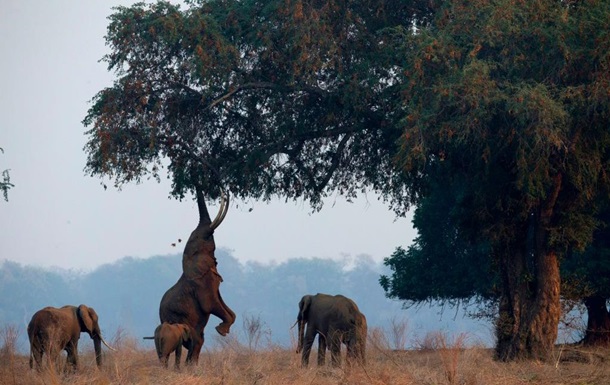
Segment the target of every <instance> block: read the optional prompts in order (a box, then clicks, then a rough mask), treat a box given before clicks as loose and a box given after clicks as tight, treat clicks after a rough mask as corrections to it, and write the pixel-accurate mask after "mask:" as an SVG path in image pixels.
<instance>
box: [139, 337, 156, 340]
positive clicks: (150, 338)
mask: <svg viewBox="0 0 610 385" xmlns="http://www.w3.org/2000/svg"><path fill="white" fill-rule="evenodd" d="M142 339H143V340H154V339H155V337H142Z"/></svg>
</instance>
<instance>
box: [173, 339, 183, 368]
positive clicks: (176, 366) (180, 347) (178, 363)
mask: <svg viewBox="0 0 610 385" xmlns="http://www.w3.org/2000/svg"><path fill="white" fill-rule="evenodd" d="M181 357H182V342H180V344H179V345H178V347H177V348H176V362H175V363H174V369H176V370H180V358H181Z"/></svg>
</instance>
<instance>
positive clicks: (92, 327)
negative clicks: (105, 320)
mask: <svg viewBox="0 0 610 385" xmlns="http://www.w3.org/2000/svg"><path fill="white" fill-rule="evenodd" d="M76 315H77V319H78V323H79V326H80V332H81V333H87V334H89V337H91V339H92V340H93V348H94V350H95V361H96V363H97V365H98V366H101V365H102V343H104V345H106V347H108V348H109V349H112V350H114V349H113V348H112V347H110V345H108V344H107V343H106V341H105V340H104V338H102V332H101V330H100V325H99V323H98V317H97V313H96V312H95V310H93V308H91V307H88V306H86V305H80V306H79V307H78V308H77V309H76Z"/></svg>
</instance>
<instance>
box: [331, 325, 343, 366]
mask: <svg viewBox="0 0 610 385" xmlns="http://www.w3.org/2000/svg"><path fill="white" fill-rule="evenodd" d="M329 341H330V359H331V364H332V366H334V367H338V366H341V332H339V331H334V332H331V333H330V336H329Z"/></svg>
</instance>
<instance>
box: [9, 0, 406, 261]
mask: <svg viewBox="0 0 610 385" xmlns="http://www.w3.org/2000/svg"><path fill="white" fill-rule="evenodd" d="M132 3H134V2H133V1H108V0H87V1H77V0H53V1H39V0H0V9H2V11H1V12H0V36H2V37H0V54H1V55H2V59H1V60H0V147H2V148H3V149H4V154H1V153H0V171H1V170H4V169H10V176H11V182H12V183H13V184H14V185H15V187H14V188H13V189H11V190H10V191H9V202H8V203H6V202H4V201H1V202H0V229H2V230H1V231H0V261H2V260H11V261H17V262H20V263H24V264H31V265H35V266H59V267H62V268H73V269H74V268H76V269H85V270H91V269H92V268H94V267H96V266H99V265H100V264H102V263H107V262H112V261H116V260H117V259H119V258H122V257H124V256H133V257H150V256H152V255H160V254H169V253H176V252H181V250H178V249H177V248H173V247H172V246H171V244H172V243H174V242H176V241H177V239H179V238H181V239H187V238H188V236H189V234H190V232H191V231H192V230H193V229H194V227H195V225H196V221H197V219H198V218H197V211H196V206H195V204H194V202H193V200H192V199H191V198H190V197H189V198H187V199H186V200H185V201H183V202H179V201H176V200H171V199H168V194H169V191H170V187H169V183H167V181H163V183H161V184H157V183H156V182H155V181H152V180H151V181H146V182H145V183H143V184H141V185H130V186H127V187H125V188H124V189H123V191H120V192H119V191H116V190H115V189H114V188H112V187H109V188H108V190H106V191H105V190H104V189H103V188H102V186H101V185H100V182H101V181H100V180H98V179H93V178H91V177H89V176H87V175H85V174H84V172H83V167H84V166H85V159H86V157H85V154H84V152H83V150H82V148H83V146H84V144H85V141H86V138H85V136H84V134H83V133H84V127H83V126H82V124H81V121H82V119H83V118H84V116H85V114H86V112H87V109H88V108H89V101H90V100H91V98H92V97H93V96H94V95H95V94H96V93H97V92H98V91H100V90H101V89H102V88H104V87H106V86H110V85H111V83H112V80H113V75H112V74H110V73H108V72H107V70H106V66H105V64H104V63H100V62H99V60H100V59H101V58H102V57H103V56H104V54H106V53H108V52H109V51H108V49H107V47H106V46H105V42H104V35H105V33H106V26H107V19H106V18H107V16H108V15H109V14H110V13H111V12H112V9H111V8H112V7H113V6H116V5H126V6H127V5H130V4H132ZM109 186H112V184H109ZM216 208H217V207H216V206H215V207H213V208H212V209H211V210H212V215H215V213H214V210H215V209H216ZM250 209H252V211H250ZM414 235H415V233H414V231H413V229H412V226H411V222H410V219H405V218H400V219H398V220H397V219H396V217H395V216H394V214H393V212H391V211H389V210H388V208H387V207H386V206H384V204H383V203H381V202H378V201H377V197H376V196H374V195H369V196H363V197H362V198H360V199H358V200H357V201H356V202H355V203H353V204H350V203H347V202H346V201H345V200H344V199H342V198H340V197H338V198H334V197H333V198H329V199H327V200H326V204H325V206H324V209H323V210H322V212H319V213H315V214H312V213H311V209H310V207H309V205H308V204H307V203H304V202H296V203H295V202H289V203H284V202H279V201H277V202H273V203H272V204H266V203H263V202H233V203H232V205H231V208H230V210H229V213H228V215H227V217H226V219H225V221H224V222H223V224H222V226H221V227H220V228H219V230H218V231H217V232H216V234H215V237H216V244H217V246H219V247H225V248H227V249H229V250H231V251H232V253H233V255H234V256H235V257H236V258H237V259H238V260H239V261H242V262H244V261H258V262H269V261H283V260H286V259H287V258H294V257H308V256H315V257H321V258H333V259H341V258H343V257H344V256H346V255H352V256H353V255H357V254H361V253H364V254H368V255H370V256H371V257H372V258H373V260H375V261H377V262H380V261H382V259H383V258H384V257H387V256H389V255H390V254H391V253H392V251H393V250H394V248H395V247H396V246H398V245H402V246H406V245H408V244H409V243H410V242H411V240H412V239H413V236H414Z"/></svg>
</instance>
